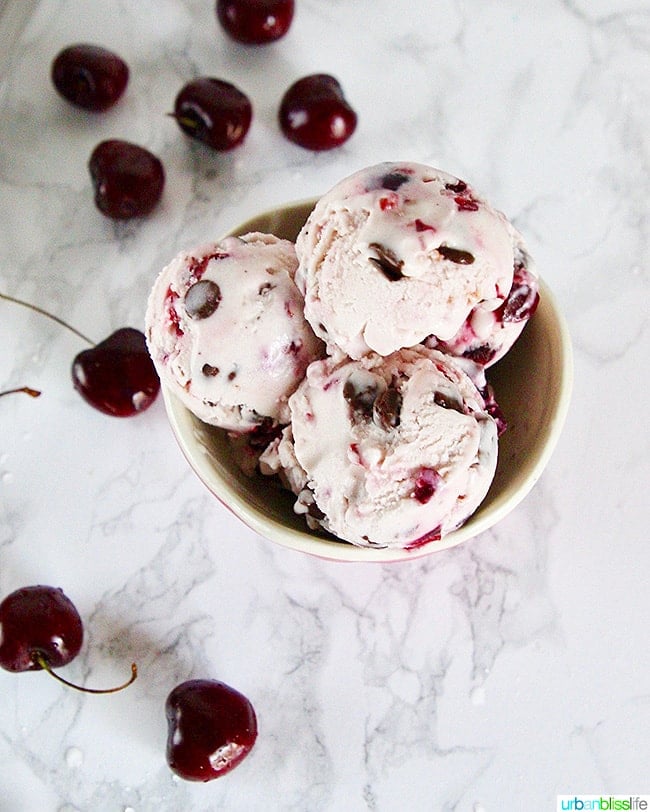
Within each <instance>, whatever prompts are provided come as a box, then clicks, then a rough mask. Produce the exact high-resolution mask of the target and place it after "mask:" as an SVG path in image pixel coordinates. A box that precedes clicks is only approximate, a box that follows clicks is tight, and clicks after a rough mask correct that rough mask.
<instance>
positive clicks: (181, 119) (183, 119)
mask: <svg viewBox="0 0 650 812" xmlns="http://www.w3.org/2000/svg"><path fill="white" fill-rule="evenodd" d="M167 115H168V116H170V117H171V118H173V119H174V120H175V121H177V122H178V123H179V124H181V125H182V126H183V127H187V129H188V130H198V128H199V125H198V123H197V121H196V119H194V118H188V117H187V116H177V115H176V113H167Z"/></svg>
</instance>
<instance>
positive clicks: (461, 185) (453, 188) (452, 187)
mask: <svg viewBox="0 0 650 812" xmlns="http://www.w3.org/2000/svg"><path fill="white" fill-rule="evenodd" d="M445 189H449V191H450V192H453V193H454V194H456V195H462V193H463V192H465V191H467V184H466V183H465V181H464V180H459V181H458V183H445Z"/></svg>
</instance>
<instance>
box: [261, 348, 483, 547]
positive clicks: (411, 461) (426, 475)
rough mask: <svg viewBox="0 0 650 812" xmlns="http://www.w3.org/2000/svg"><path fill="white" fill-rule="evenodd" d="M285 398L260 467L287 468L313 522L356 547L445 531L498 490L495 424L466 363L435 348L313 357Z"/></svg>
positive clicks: (413, 542) (413, 541)
mask: <svg viewBox="0 0 650 812" xmlns="http://www.w3.org/2000/svg"><path fill="white" fill-rule="evenodd" d="M289 406H290V409H291V424H290V426H289V427H288V428H286V429H285V430H284V432H283V434H282V437H281V438H280V439H278V440H275V441H274V442H273V443H271V445H270V446H269V447H268V448H267V450H266V451H265V452H264V454H263V455H262V458H261V467H262V470H263V472H265V473H267V474H275V473H277V474H279V475H280V476H281V478H282V480H283V482H284V484H285V485H286V486H287V487H288V488H290V489H291V490H292V491H293V492H294V494H296V495H297V501H296V504H295V510H296V511H297V512H302V513H305V514H306V517H307V521H308V522H309V523H310V525H311V526H312V527H316V526H320V527H322V528H324V529H325V530H328V531H330V532H331V533H333V534H334V535H336V536H338V537H339V538H340V539H344V540H346V541H349V542H351V543H352V544H356V545H360V546H367V547H400V548H414V547H417V546H419V545H421V544H424V543H425V542H427V541H431V540H434V539H439V538H441V537H443V536H444V535H445V534H447V533H449V532H450V531H452V530H454V529H455V528H456V527H458V526H460V525H461V524H462V523H463V522H464V521H465V520H466V519H467V518H468V517H469V516H470V515H471V514H472V513H473V512H474V510H475V509H476V508H477V507H478V505H479V504H480V503H481V501H482V500H483V498H484V497H485V495H486V493H487V491H488V489H489V487H490V483H491V481H492V478H493V476H494V471H495V468H496V461H497V426H496V423H495V421H494V419H493V418H492V417H491V416H490V415H489V414H488V412H487V411H486V406H485V402H484V400H483V397H482V396H481V394H480V393H479V391H478V390H477V388H476V387H475V385H474V384H473V382H472V380H471V379H470V378H469V376H468V375H467V374H466V373H465V372H464V371H463V369H462V367H461V366H460V365H458V364H457V363H456V362H455V361H454V360H453V359H452V358H450V357H449V356H445V355H443V354H442V353H440V352H438V351H436V350H431V349H428V348H426V347H423V346H417V347H413V348H410V349H403V350H401V351H399V352H395V353H392V354H390V355H388V356H387V357H382V356H379V355H377V354H375V353H369V354H367V355H365V356H364V357H363V358H362V359H360V360H356V361H354V360H350V359H348V358H340V357H339V359H338V360H337V359H334V358H326V359H324V360H320V361H315V362H313V363H312V364H311V365H310V366H309V367H308V368H307V374H306V378H305V380H304V381H303V382H302V383H301V385H300V386H299V387H298V389H297V390H296V392H295V393H294V394H293V395H292V396H291V398H290V400H289Z"/></svg>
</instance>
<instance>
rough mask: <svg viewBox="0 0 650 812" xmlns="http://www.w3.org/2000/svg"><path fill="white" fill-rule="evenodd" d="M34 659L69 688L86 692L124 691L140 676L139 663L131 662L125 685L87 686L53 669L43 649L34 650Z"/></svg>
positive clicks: (40, 666)
mask: <svg viewBox="0 0 650 812" xmlns="http://www.w3.org/2000/svg"><path fill="white" fill-rule="evenodd" d="M32 661H33V662H34V663H35V664H36V665H38V666H39V668H42V669H43V671H47V673H48V674H49V675H50V676H51V677H54V679H55V680H58V681H59V682H61V683H63V685H67V686H68V688H74V689H75V691H81V692H82V693H84V694H114V693H117V691H122V690H124V688H128V687H129V685H131V683H133V682H135V680H136V677H137V676H138V667H137V665H136V664H135V663H131V676H130V678H129V679H128V680H127V681H126V682H125V683H124V684H123V685H117V686H116V687H115V688H85V687H84V686H83V685H75V683H74V682H68V680H67V679H64V678H63V677H61V676H59V674H57V673H56V672H55V671H53V670H52V668H51V667H50V664H49V663H48V661H47V658H46V657H45V655H44V654H43V652H42V651H34V652H33V654H32Z"/></svg>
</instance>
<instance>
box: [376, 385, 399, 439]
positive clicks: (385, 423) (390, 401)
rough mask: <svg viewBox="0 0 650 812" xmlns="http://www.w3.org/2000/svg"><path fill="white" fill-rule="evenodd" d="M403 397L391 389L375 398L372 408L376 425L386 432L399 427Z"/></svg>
mask: <svg viewBox="0 0 650 812" xmlns="http://www.w3.org/2000/svg"><path fill="white" fill-rule="evenodd" d="M401 409H402V396H401V395H400V393H399V392H398V391H397V389H394V388H393V387H389V388H388V389H386V390H385V391H384V392H382V393H381V394H380V395H378V396H377V397H376V398H375V402H374V404H373V407H372V419H373V421H374V423H375V424H376V425H377V426H379V427H380V428H382V429H384V430H385V431H389V430H390V429H394V428H396V427H397V426H399V419H400V411H401Z"/></svg>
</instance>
